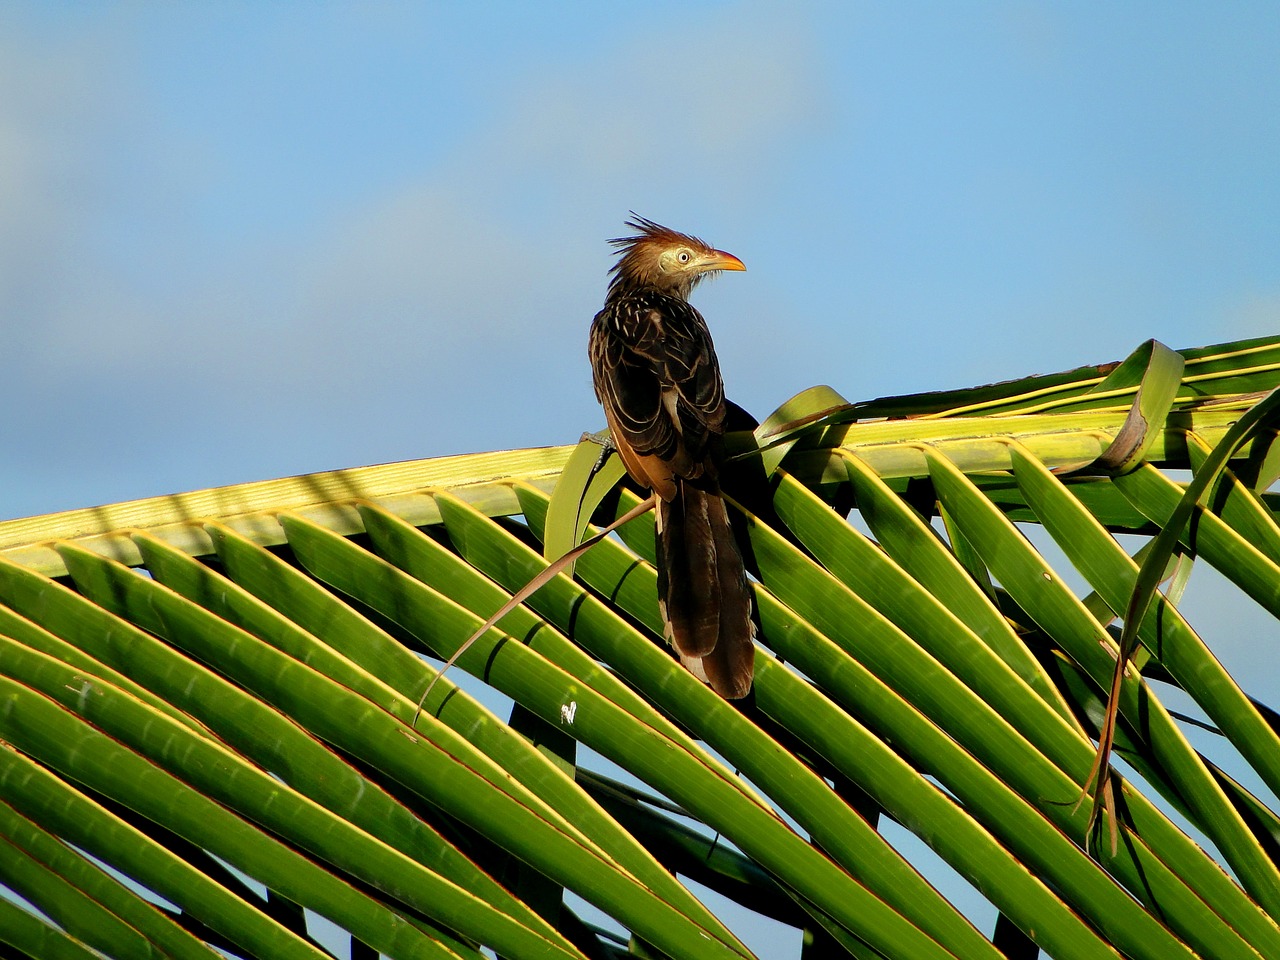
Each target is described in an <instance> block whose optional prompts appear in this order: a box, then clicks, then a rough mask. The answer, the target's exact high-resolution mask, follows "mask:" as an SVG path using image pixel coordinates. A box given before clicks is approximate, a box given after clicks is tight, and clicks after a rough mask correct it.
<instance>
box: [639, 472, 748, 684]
mask: <svg viewBox="0 0 1280 960" xmlns="http://www.w3.org/2000/svg"><path fill="white" fill-rule="evenodd" d="M678 482H679V486H680V489H679V491H678V492H677V494H676V496H675V497H673V498H672V499H671V500H661V499H659V501H658V508H657V520H658V522H657V528H658V531H657V547H658V550H657V553H658V598H659V603H660V604H661V606H662V618H663V620H664V621H665V623H666V625H667V635H668V639H670V640H671V642H672V644H673V645H674V646H675V648H676V652H677V653H679V654H680V659H681V660H682V661H684V664H685V666H686V667H688V668H689V670H690V671H691V672H692V673H693V674H694V675H695V676H698V677H699V678H700V679H702V680H705V681H706V682H708V683H710V684H711V687H712V689H713V690H715V691H716V693H718V694H720V695H721V696H722V697H724V698H726V699H730V700H733V699H737V698H738V697H744V696H746V695H747V692H748V691H749V690H750V689H751V678H752V675H753V673H754V670H755V646H754V644H753V643H752V638H753V636H754V634H755V627H754V625H753V623H752V620H751V586H750V584H749V583H748V582H747V571H746V567H745V566H744V565H743V562H742V553H741V551H739V549H738V543H737V541H736V540H735V539H734V536H733V528H732V527H731V526H730V524H729V513H728V510H727V508H726V507H725V502H724V500H723V499H722V498H721V497H720V495H719V492H718V491H717V490H715V489H714V484H711V485H710V486H711V487H712V488H711V489H705V488H703V487H700V486H694V484H693V482H691V481H689V480H680V481H678Z"/></svg>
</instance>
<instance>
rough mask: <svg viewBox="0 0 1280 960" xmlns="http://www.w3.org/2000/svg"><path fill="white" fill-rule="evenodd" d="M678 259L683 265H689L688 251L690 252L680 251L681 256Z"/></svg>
mask: <svg viewBox="0 0 1280 960" xmlns="http://www.w3.org/2000/svg"><path fill="white" fill-rule="evenodd" d="M678 259H679V260H680V262H681V263H688V262H689V251H688V250H681V251H680V254H679V257H678Z"/></svg>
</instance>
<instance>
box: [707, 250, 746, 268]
mask: <svg viewBox="0 0 1280 960" xmlns="http://www.w3.org/2000/svg"><path fill="white" fill-rule="evenodd" d="M703 263H704V266H703V268H702V269H704V270H745V269H747V267H746V264H744V263H743V262H742V261H741V260H739V259H738V258H737V257H735V256H734V255H733V254H732V253H725V252H724V251H723V250H713V251H711V253H710V254H709V255H708V256H707V258H706V259H705V260H704V261H703Z"/></svg>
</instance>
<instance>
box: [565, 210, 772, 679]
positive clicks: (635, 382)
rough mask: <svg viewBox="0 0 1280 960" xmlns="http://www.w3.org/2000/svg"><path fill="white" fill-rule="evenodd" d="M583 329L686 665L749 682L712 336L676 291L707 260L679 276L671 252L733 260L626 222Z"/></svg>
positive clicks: (745, 604)
mask: <svg viewBox="0 0 1280 960" xmlns="http://www.w3.org/2000/svg"><path fill="white" fill-rule="evenodd" d="M628 225H629V226H632V227H634V228H635V229H637V230H639V231H640V233H639V234H638V235H637V236H633V237H625V238H621V239H618V240H614V241H611V242H612V243H614V244H616V245H618V246H619V247H620V249H621V256H620V258H619V260H618V263H617V264H616V265H615V267H614V269H613V279H612V281H611V282H610V285H609V292H608V295H607V297H606V299H605V305H604V308H603V309H602V310H601V311H600V312H599V313H598V314H596V317H595V320H594V321H593V322H592V325H591V341H590V351H589V352H590V357H591V367H592V374H593V379H594V382H595V389H596V396H597V397H598V398H599V400H600V403H601V405H602V406H603V407H604V411H605V418H606V419H607V421H608V423H609V430H610V433H611V435H612V437H613V440H614V443H615V445H616V446H617V448H618V452H619V454H620V455H621V456H622V460H623V463H624V464H625V465H626V468H627V472H628V473H629V474H630V475H631V476H632V478H633V479H634V480H635V481H636V482H637V483H640V484H642V485H643V486H645V487H647V488H649V489H651V490H653V491H655V492H656V493H657V495H658V497H659V503H658V509H657V526H658V534H657V537H658V541H657V554H658V594H659V600H660V603H661V606H662V611H663V618H664V620H665V621H666V624H667V633H668V636H669V638H670V640H671V642H672V644H673V645H674V646H675V648H676V650H677V652H678V653H679V654H680V656H681V659H682V660H683V661H684V663H685V664H686V666H688V667H689V669H690V670H691V671H692V672H693V673H695V674H696V675H698V676H699V677H700V678H702V679H703V680H706V681H707V682H709V683H710V684H711V686H712V687H713V689H715V690H716V692H718V693H719V694H720V695H721V696H724V697H728V698H734V697H741V696H745V695H746V693H747V691H749V690H750V688H751V678H752V673H753V664H754V652H755V647H754V645H753V643H752V638H753V635H754V626H753V624H752V620H751V587H750V584H749V583H748V581H747V575H746V571H745V568H744V566H743V562H742V555H741V553H740V551H739V550H738V545H737V542H736V540H735V539H734V536H733V529H732V527H731V525H730V522H729V515H728V511H727V510H726V508H725V503H724V500H723V499H722V498H721V497H720V490H719V486H718V483H717V479H716V478H717V474H718V467H719V440H720V437H721V435H722V434H723V432H724V420H725V400H724V385H723V382H722V380H721V377H720V365H719V362H718V361H717V360H716V354H715V348H714V346H713V345H712V342H711V333H710V331H709V330H708V329H707V324H706V321H704V320H703V319H702V315H701V314H699V313H698V311H697V310H695V309H694V308H693V307H692V306H690V305H689V303H688V301H687V300H686V299H685V297H686V296H687V295H688V292H689V290H690V289H692V287H693V286H694V285H695V284H696V283H697V281H698V279H700V277H701V276H702V275H703V274H704V273H706V272H709V271H711V270H714V269H717V267H716V266H715V265H710V266H704V267H702V268H701V271H700V272H699V271H698V269H695V268H690V269H689V270H687V271H683V272H682V271H681V270H680V268H679V262H680V261H677V260H674V259H673V256H674V253H673V251H679V252H680V256H681V257H683V254H684V252H685V251H688V252H690V253H691V254H693V256H694V257H695V258H696V257H698V256H703V257H705V258H707V259H708V260H709V261H710V260H714V258H716V257H719V258H720V265H721V266H723V265H724V264H725V258H727V261H728V262H729V264H730V267H729V268H731V269H742V265H741V263H740V262H738V261H737V260H736V259H735V258H733V257H729V256H728V255H727V254H723V253H722V252H721V251H717V250H714V249H713V248H711V247H709V246H707V245H706V244H705V243H703V242H702V241H701V240H698V239H697V238H695V237H689V236H685V235H683V234H679V233H676V232H675V231H674V230H670V229H668V228H666V227H662V226H660V225H658V224H656V223H654V222H652V221H650V220H645V219H643V218H640V217H636V218H634V219H633V220H631V221H629V224H628Z"/></svg>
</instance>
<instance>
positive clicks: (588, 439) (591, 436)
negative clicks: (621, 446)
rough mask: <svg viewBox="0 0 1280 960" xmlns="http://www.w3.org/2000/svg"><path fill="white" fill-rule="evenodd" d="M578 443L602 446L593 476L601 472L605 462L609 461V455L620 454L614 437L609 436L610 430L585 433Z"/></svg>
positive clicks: (592, 470)
mask: <svg viewBox="0 0 1280 960" xmlns="http://www.w3.org/2000/svg"><path fill="white" fill-rule="evenodd" d="M578 442H579V443H598V444H600V457H599V459H598V460H596V465H595V466H594V467H592V468H591V473H592V475H593V476H594V475H595V474H597V473H599V472H600V468H601V467H603V466H604V462H605V461H606V460H608V459H609V454H611V453H617V452H618V445H617V444H616V443H614V442H613V437H611V436H609V431H608V430H601V431H600V432H599V433H587V432H583V434H582V436H581V437H579V438H578Z"/></svg>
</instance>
